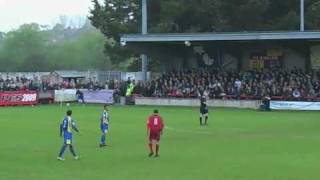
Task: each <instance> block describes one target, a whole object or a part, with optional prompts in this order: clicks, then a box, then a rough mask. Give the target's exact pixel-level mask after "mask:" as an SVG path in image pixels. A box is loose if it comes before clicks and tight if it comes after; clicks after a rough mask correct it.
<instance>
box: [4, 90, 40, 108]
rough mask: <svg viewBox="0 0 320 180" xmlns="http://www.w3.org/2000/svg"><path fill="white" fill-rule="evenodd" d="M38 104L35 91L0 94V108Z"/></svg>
mask: <svg viewBox="0 0 320 180" xmlns="http://www.w3.org/2000/svg"><path fill="white" fill-rule="evenodd" d="M37 103H38V93H37V92H36V91H13V92H11V91H10V92H0V106H15V105H35V104H37Z"/></svg>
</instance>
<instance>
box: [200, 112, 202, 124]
mask: <svg viewBox="0 0 320 180" xmlns="http://www.w3.org/2000/svg"><path fill="white" fill-rule="evenodd" d="M200 126H202V114H200Z"/></svg>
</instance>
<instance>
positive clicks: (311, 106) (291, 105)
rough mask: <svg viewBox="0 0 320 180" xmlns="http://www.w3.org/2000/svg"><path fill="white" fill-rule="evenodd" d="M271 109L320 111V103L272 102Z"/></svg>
mask: <svg viewBox="0 0 320 180" xmlns="http://www.w3.org/2000/svg"><path fill="white" fill-rule="evenodd" d="M270 108H271V109H278V110H313V111H317V110H320V102H295V101H271V102H270Z"/></svg>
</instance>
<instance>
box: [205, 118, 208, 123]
mask: <svg viewBox="0 0 320 180" xmlns="http://www.w3.org/2000/svg"><path fill="white" fill-rule="evenodd" d="M207 122H208V116H206V119H205V124H207Z"/></svg>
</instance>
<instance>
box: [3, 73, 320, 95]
mask: <svg viewBox="0 0 320 180" xmlns="http://www.w3.org/2000/svg"><path fill="white" fill-rule="evenodd" d="M128 83H129V82H127V81H118V80H109V81H108V82H106V83H103V84H101V83H99V82H96V81H95V82H94V81H92V80H89V81H87V82H85V81H76V80H74V79H71V80H65V81H63V82H60V83H49V82H47V81H40V80H35V79H28V78H25V77H16V78H11V79H10V78H6V79H3V78H1V77H0V91H17V90H38V91H47V90H56V89H75V88H76V89H79V88H85V89H92V90H97V89H113V90H114V93H115V95H116V96H120V95H122V96H124V95H125V92H126V88H127V86H128ZM133 83H134V84H135V88H134V91H133V94H135V95H139V96H145V97H176V98H182V97H184V98H195V97H198V96H199V94H205V95H207V96H208V97H209V98H212V99H222V98H224V99H227V98H235V99H261V98H262V97H264V96H270V97H272V98H273V99H277V98H278V99H286V100H291V99H294V100H314V99H316V98H320V92H319V91H320V72H319V71H309V72H305V71H302V70H300V69H296V68H295V69H293V70H291V71H286V70H281V69H279V70H250V71H241V72H236V71H224V70H217V69H216V70H184V71H171V72H166V73H163V74H161V75H160V76H158V77H155V78H153V79H152V80H150V81H148V82H142V81H136V82H133Z"/></svg>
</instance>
